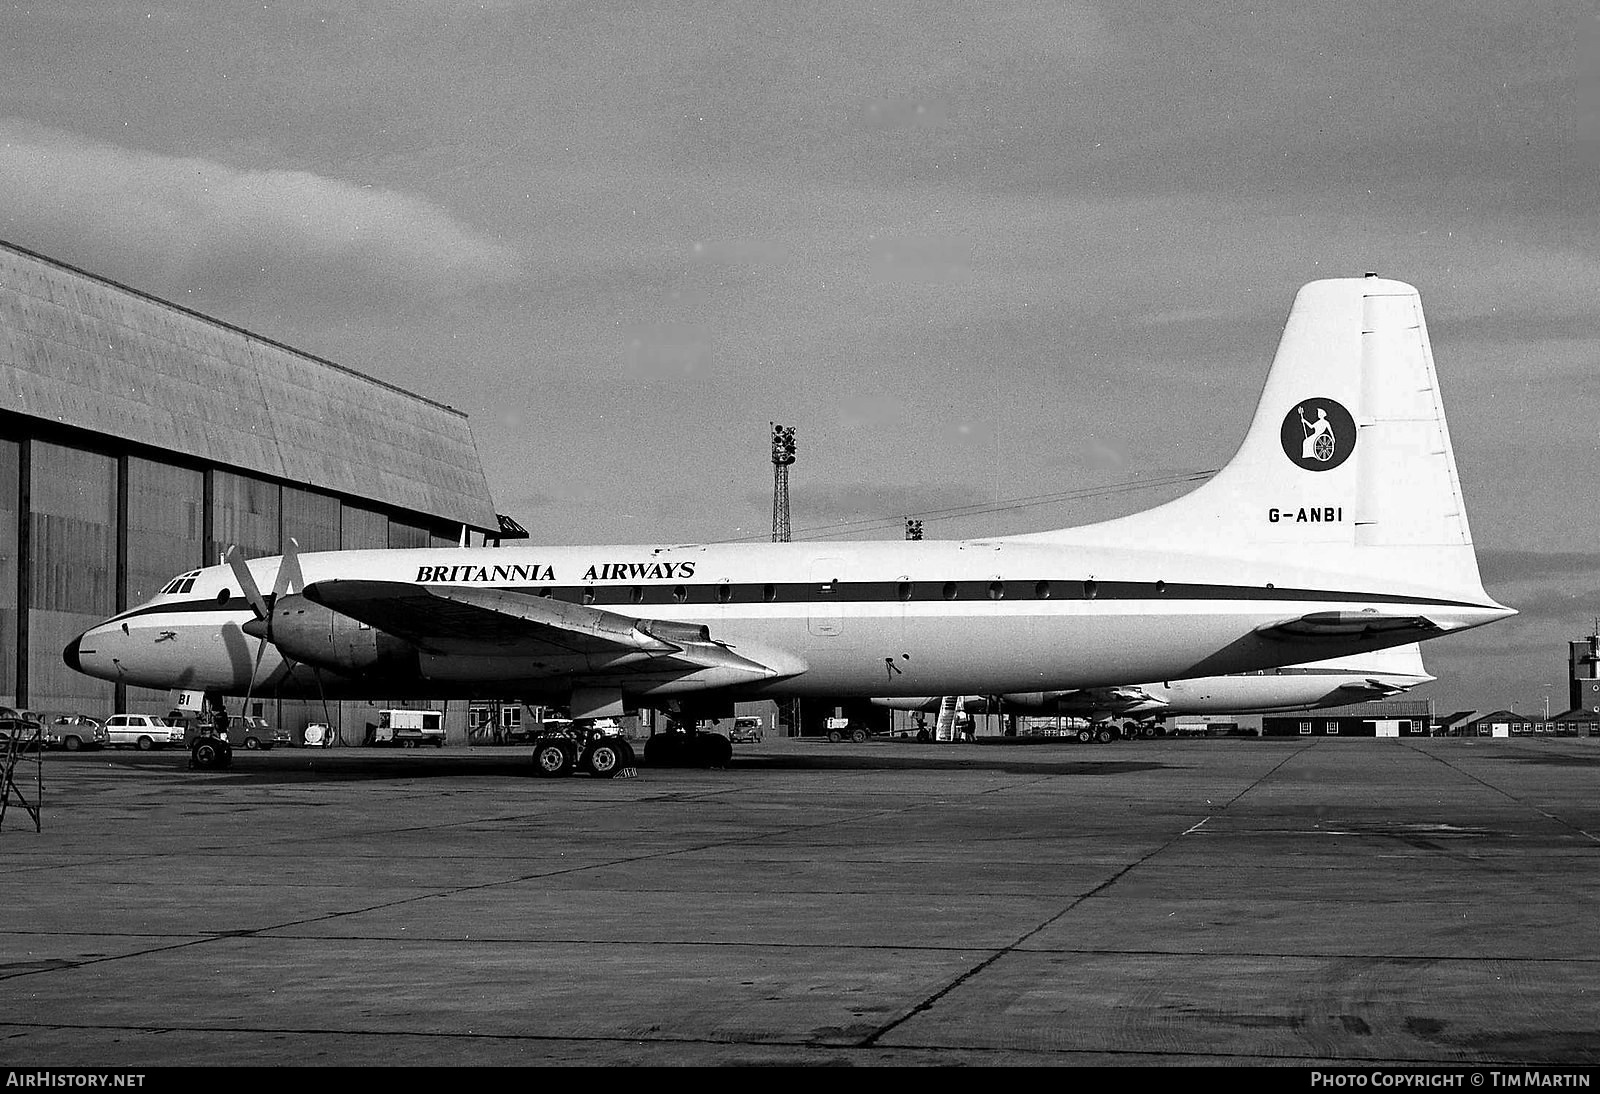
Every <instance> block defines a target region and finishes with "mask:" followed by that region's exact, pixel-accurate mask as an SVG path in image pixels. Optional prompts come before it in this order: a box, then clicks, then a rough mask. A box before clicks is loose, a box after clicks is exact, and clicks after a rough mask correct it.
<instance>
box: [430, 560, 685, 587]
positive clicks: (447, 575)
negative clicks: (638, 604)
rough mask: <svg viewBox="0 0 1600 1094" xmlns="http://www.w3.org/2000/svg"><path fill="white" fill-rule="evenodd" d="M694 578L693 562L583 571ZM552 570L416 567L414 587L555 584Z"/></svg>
mask: <svg viewBox="0 0 1600 1094" xmlns="http://www.w3.org/2000/svg"><path fill="white" fill-rule="evenodd" d="M693 576H694V563H693V562H601V563H590V565H589V568H588V569H586V570H584V571H583V578H582V580H584V581H628V580H634V581H650V580H655V581H672V580H674V579H682V578H688V577H693ZM555 580H556V570H555V567H554V566H551V565H549V564H546V563H539V562H525V563H514V564H510V565H505V566H475V565H472V564H470V563H469V564H465V565H456V566H418V567H417V583H418V584H422V583H425V582H445V583H447V584H450V585H461V584H464V583H468V582H473V581H482V582H486V583H487V582H507V581H555Z"/></svg>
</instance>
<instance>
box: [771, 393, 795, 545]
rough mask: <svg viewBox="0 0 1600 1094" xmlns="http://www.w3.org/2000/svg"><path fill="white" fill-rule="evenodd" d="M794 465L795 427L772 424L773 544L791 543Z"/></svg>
mask: <svg viewBox="0 0 1600 1094" xmlns="http://www.w3.org/2000/svg"><path fill="white" fill-rule="evenodd" d="M792 463H794V426H792V425H791V426H784V425H779V424H778V423H776V422H773V423H772V542H774V543H788V542H789V465H790V464H792Z"/></svg>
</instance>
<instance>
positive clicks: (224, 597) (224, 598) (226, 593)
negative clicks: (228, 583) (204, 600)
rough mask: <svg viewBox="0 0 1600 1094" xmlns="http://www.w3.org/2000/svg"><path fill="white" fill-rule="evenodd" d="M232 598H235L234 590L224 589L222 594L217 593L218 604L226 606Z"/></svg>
mask: <svg viewBox="0 0 1600 1094" xmlns="http://www.w3.org/2000/svg"><path fill="white" fill-rule="evenodd" d="M232 596H233V590H232V589H223V590H222V591H221V592H219V593H217V603H218V604H226V603H227V602H228V601H229V599H230V598H232Z"/></svg>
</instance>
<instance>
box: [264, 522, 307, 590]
mask: <svg viewBox="0 0 1600 1094" xmlns="http://www.w3.org/2000/svg"><path fill="white" fill-rule="evenodd" d="M305 587H306V579H305V577H304V575H302V574H301V573H300V541H299V540H297V539H295V538H294V537H293V536H290V537H289V542H288V544H287V545H286V546H285V547H284V550H283V558H282V559H280V560H279V561H278V576H277V577H276V578H274V579H273V581H272V599H274V600H276V599H278V597H280V596H282V595H284V594H285V593H298V592H303V591H304V590H305Z"/></svg>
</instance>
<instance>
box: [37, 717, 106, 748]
mask: <svg viewBox="0 0 1600 1094" xmlns="http://www.w3.org/2000/svg"><path fill="white" fill-rule="evenodd" d="M41 722H42V724H43V727H44V746H45V747H46V748H61V749H65V750H66V751H68V752H76V751H78V750H79V749H80V748H104V747H105V745H106V737H107V734H106V727H105V725H104V724H103V723H101V721H100V719H98V718H91V717H89V715H87V714H46V715H44V717H43V718H42V719H41Z"/></svg>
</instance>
